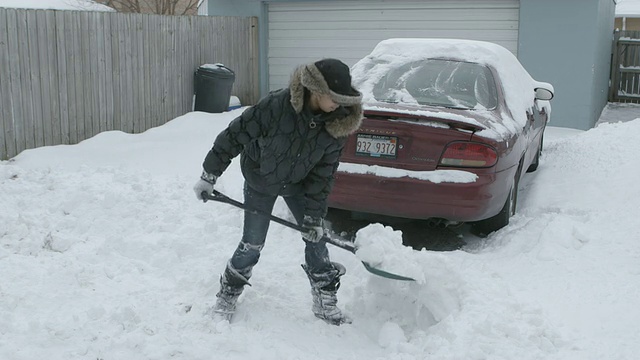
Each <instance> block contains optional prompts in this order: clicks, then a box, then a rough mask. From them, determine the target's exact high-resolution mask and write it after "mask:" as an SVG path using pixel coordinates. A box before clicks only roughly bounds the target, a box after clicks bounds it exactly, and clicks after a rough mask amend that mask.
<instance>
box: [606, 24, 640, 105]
mask: <svg viewBox="0 0 640 360" xmlns="http://www.w3.org/2000/svg"><path fill="white" fill-rule="evenodd" d="M612 53H613V55H612V58H611V77H610V82H611V85H610V87H609V101H611V102H630V103H640V31H616V32H615V33H614V38H613V51H612Z"/></svg>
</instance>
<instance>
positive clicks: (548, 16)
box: [209, 0, 615, 129]
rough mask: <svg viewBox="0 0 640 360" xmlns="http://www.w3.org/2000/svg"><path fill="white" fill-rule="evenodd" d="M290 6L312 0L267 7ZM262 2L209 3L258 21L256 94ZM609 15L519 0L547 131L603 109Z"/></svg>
mask: <svg viewBox="0 0 640 360" xmlns="http://www.w3.org/2000/svg"><path fill="white" fill-rule="evenodd" d="M293 1H314V0H272V1H271V2H293ZM325 1H335V0H325ZM362 1H367V0H362ZM425 1H428V0H425ZM265 3H266V2H265V1H263V0H209V13H210V14H211V15H230V16H258V17H259V23H260V36H259V39H260V91H261V94H265V93H266V89H267V82H268V78H267V65H266V62H267V53H266V48H267V37H266V33H267V29H266V23H267V22H268V19H267V14H266V5H265ZM614 12H615V4H614V1H613V0H561V1H559V0H520V24H519V26H520V31H519V35H518V36H519V45H518V58H519V59H520V61H521V62H522V63H523V65H524V66H525V67H526V68H527V70H529V72H530V73H531V75H532V76H533V77H534V78H536V80H540V81H547V82H550V83H552V84H553V85H554V87H555V90H556V97H555V98H554V100H552V109H553V113H552V115H551V125H552V126H559V127H569V128H575V129H589V128H591V127H593V125H594V124H595V123H596V121H597V119H598V117H599V116H600V113H601V111H602V109H603V107H604V106H605V105H606V101H607V93H608V82H609V71H610V58H611V42H612V34H613V24H614ZM585 39H589V40H588V41H586V40H585Z"/></svg>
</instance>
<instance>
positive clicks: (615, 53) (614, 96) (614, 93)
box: [609, 30, 620, 102]
mask: <svg viewBox="0 0 640 360" xmlns="http://www.w3.org/2000/svg"><path fill="white" fill-rule="evenodd" d="M619 40H620V30H615V31H614V33H613V44H612V51H611V52H612V55H611V75H610V76H609V79H610V80H609V101H610V102H616V101H617V100H618V88H619V87H620V80H619V75H620V48H619V45H618V42H619Z"/></svg>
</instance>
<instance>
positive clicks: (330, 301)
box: [302, 263, 352, 325]
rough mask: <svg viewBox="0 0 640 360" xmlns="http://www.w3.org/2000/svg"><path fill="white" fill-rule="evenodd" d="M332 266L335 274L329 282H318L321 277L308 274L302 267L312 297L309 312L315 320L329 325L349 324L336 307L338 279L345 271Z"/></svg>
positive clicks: (339, 265)
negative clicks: (307, 279) (311, 312)
mask: <svg viewBox="0 0 640 360" xmlns="http://www.w3.org/2000/svg"><path fill="white" fill-rule="evenodd" d="M332 264H333V266H334V268H335V270H336V271H335V272H336V273H337V274H336V275H335V277H334V278H333V279H332V280H330V281H326V280H325V281H322V280H320V278H322V277H319V276H318V274H312V273H310V272H309V270H308V268H307V267H306V266H304V265H303V266H302V267H303V268H304V271H305V272H306V273H307V276H308V277H309V282H310V283H311V296H312V297H313V305H312V306H311V311H313V314H314V315H315V316H316V317H317V318H319V319H322V320H324V321H325V322H326V323H328V324H331V325H341V324H351V322H352V320H351V319H350V318H349V317H348V316H346V315H345V314H343V313H342V310H340V309H339V308H338V306H337V303H338V297H337V293H338V289H339V288H340V277H341V276H342V275H344V274H345V272H346V269H345V267H344V266H342V265H341V264H338V263H332Z"/></svg>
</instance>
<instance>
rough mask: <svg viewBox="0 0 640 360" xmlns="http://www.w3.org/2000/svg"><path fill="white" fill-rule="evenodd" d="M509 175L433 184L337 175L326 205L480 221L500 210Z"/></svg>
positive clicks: (353, 209) (367, 210)
mask: <svg viewBox="0 0 640 360" xmlns="http://www.w3.org/2000/svg"><path fill="white" fill-rule="evenodd" d="M509 173H510V171H505V172H500V173H490V174H477V175H478V178H477V179H476V181H475V182H473V183H434V182H430V181H425V180H418V179H415V178H409V177H402V178H383V177H379V176H375V175H369V174H353V173H344V172H338V173H336V176H335V179H336V182H335V185H334V187H333V191H332V192H331V194H330V196H329V206H330V207H333V208H338V209H343V210H349V211H356V212H365V213H372V214H380V215H387V216H394V217H402V218H411V219H428V218H442V219H447V220H450V221H465V222H466V221H477V220H483V219H486V218H489V217H491V216H494V215H496V214H497V213H498V212H500V210H501V209H502V207H503V205H504V203H505V201H506V199H507V196H508V194H509V190H510V186H511V185H510V181H509V180H508V179H513V175H509Z"/></svg>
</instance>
